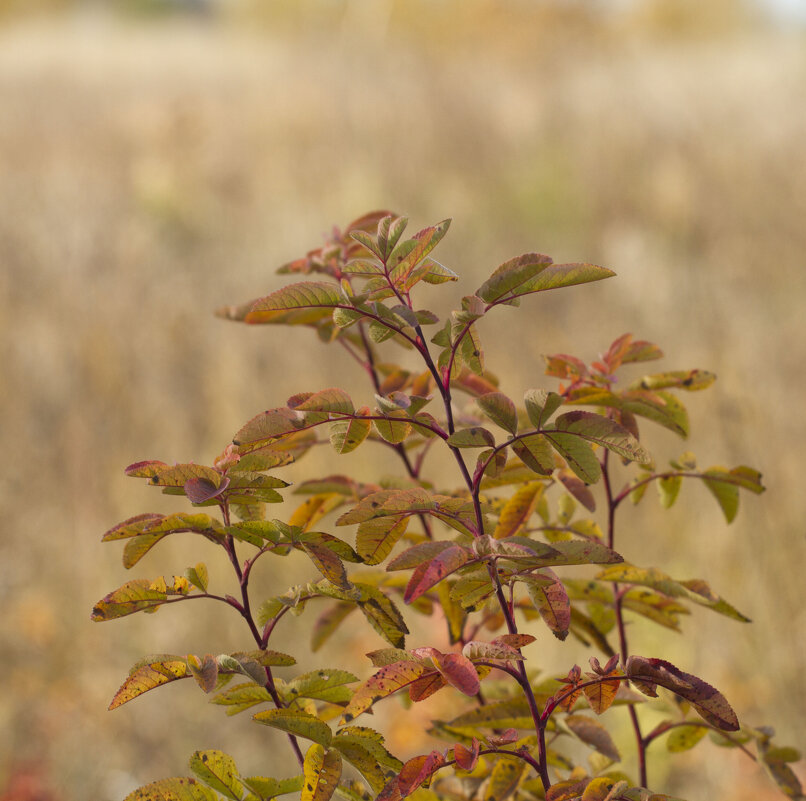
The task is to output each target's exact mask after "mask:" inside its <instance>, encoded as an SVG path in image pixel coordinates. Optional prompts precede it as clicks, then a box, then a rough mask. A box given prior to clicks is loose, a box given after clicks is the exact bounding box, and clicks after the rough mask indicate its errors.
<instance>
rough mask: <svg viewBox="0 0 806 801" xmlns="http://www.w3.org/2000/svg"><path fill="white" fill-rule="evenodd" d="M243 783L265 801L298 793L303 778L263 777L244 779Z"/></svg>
mask: <svg viewBox="0 0 806 801" xmlns="http://www.w3.org/2000/svg"><path fill="white" fill-rule="evenodd" d="M243 783H244V784H245V785H246V786H247V787H248V788H249V789H250V790H251V791H252V792H253V793H255V794H256V795H258V796H260V798H261V799H262V800H263V801H268V799H271V798H276V797H277V796H278V795H287V794H288V793H298V792H299V791H300V790H301V789H302V783H303V777H302V776H294V777H293V778H291V779H280V780H277V779H267V778H265V777H263V776H250V777H249V778H248V779H243Z"/></svg>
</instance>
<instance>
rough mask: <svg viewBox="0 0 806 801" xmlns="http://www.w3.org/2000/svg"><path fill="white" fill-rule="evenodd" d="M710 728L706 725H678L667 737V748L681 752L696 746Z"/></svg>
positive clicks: (674, 751)
mask: <svg viewBox="0 0 806 801" xmlns="http://www.w3.org/2000/svg"><path fill="white" fill-rule="evenodd" d="M706 734H708V729H707V728H706V727H705V726H677V727H675V728H674V729H672V731H671V732H670V734H669V736H668V737H667V738H666V748H667V749H668V750H669V751H671V752H672V753H675V754H677V753H680V752H681V751H688V750H689V749H691V748H694V746H695V745H697V743H698V742H700V740H702V738H703V737H705V735H706Z"/></svg>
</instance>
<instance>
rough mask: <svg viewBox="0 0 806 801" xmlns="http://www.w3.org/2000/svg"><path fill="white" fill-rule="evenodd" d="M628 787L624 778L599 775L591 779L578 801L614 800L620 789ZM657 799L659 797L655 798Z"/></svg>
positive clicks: (657, 800) (656, 800)
mask: <svg viewBox="0 0 806 801" xmlns="http://www.w3.org/2000/svg"><path fill="white" fill-rule="evenodd" d="M628 787H629V782H627V781H625V780H623V779H622V780H621V781H619V780H617V779H615V778H612V777H610V776H599V777H598V778H596V779H592V780H591V783H590V784H589V785H588V786H587V787H586V788H585V792H584V793H582V798H581V799H580V801H615V799H616V798H618V797H619V795H620V794H621V792H622V790H626V789H627V788H628ZM655 801H659V799H657V798H656V799H655Z"/></svg>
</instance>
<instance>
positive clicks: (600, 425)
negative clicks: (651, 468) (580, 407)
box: [554, 411, 651, 478]
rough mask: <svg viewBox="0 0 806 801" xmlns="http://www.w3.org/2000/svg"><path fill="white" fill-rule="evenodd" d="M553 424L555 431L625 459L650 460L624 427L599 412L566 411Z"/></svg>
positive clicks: (642, 461) (640, 461)
mask: <svg viewBox="0 0 806 801" xmlns="http://www.w3.org/2000/svg"><path fill="white" fill-rule="evenodd" d="M554 425H555V430H556V431H562V432H566V433H568V434H575V435H576V436H578V437H581V438H582V439H585V440H587V441H588V442H592V443H594V444H596V445H599V446H601V447H604V448H608V449H609V450H611V451H614V452H615V453H617V454H618V455H619V456H623V457H624V458H625V459H631V460H632V461H634V462H638V463H639V464H647V463H648V462H650V461H651V457H650V455H649V454H648V453H647V452H646V450H645V449H644V448H643V447H642V446H641V444H640V443H639V442H638V440H637V439H635V437H634V436H633V435H632V434H631V433H630V432H629V431H627V429H626V428H624V427H623V426H621V425H619V424H618V423H616V422H615V421H614V420H610V419H609V418H607V417H604V416H602V415H600V414H592V413H591V412H580V411H573V412H567V413H566V414H563V415H560V416H559V417H558V418H557V420H556V421H555V424H554ZM580 478H581V476H580Z"/></svg>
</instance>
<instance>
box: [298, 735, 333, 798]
mask: <svg viewBox="0 0 806 801" xmlns="http://www.w3.org/2000/svg"><path fill="white" fill-rule="evenodd" d="M302 772H303V774H304V776H305V782H304V784H303V785H302V793H301V794H300V801H329V799H330V798H331V797H332V795H333V793H334V792H335V790H336V785H338V783H339V779H340V778H341V755H340V754H339V752H338V751H336V750H335V749H329V750H325V748H323V747H322V746H321V745H319V744H318V743H314V744H313V745H312V746H311V747H310V748H309V749H308V753H307V754H305V763H304V765H303V766H302Z"/></svg>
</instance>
